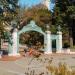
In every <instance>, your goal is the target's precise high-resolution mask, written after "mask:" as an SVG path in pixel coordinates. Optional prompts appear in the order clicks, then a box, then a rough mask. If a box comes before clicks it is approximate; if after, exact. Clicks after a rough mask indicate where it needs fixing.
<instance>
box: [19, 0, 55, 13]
mask: <svg viewBox="0 0 75 75" xmlns="http://www.w3.org/2000/svg"><path fill="white" fill-rule="evenodd" d="M42 1H43V0H19V4H20V6H21V7H24V6H27V7H31V6H33V5H36V4H39V3H41V2H42ZM54 6H55V0H51V2H50V8H49V10H50V11H52V12H53V8H54Z"/></svg>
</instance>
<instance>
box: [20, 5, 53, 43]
mask: <svg viewBox="0 0 75 75" xmlns="http://www.w3.org/2000/svg"><path fill="white" fill-rule="evenodd" d="M22 12H23V13H22ZM21 15H22V16H21V22H20V29H22V28H23V26H25V25H27V24H28V23H29V22H30V20H34V21H35V23H36V24H37V25H39V26H40V27H41V28H42V29H43V31H45V30H46V25H47V24H49V26H50V27H51V20H52V17H51V12H50V11H48V9H47V8H46V7H45V6H44V5H42V4H39V5H36V6H33V7H32V8H28V9H23V10H21ZM27 36H28V37H27ZM30 36H31V38H30ZM32 36H34V37H32ZM38 36H39V37H38ZM34 38H35V39H34ZM20 39H21V41H22V42H23V43H26V42H25V41H27V40H29V39H32V40H30V41H31V42H32V41H34V42H36V41H38V40H39V39H40V41H41V40H42V41H41V42H43V39H42V35H41V34H39V33H37V34H36V33H35V32H32V33H30V32H29V33H28V32H27V33H26V34H22V35H21V38H20ZM35 40H36V41H35Z"/></svg>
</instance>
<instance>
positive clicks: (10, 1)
mask: <svg viewBox="0 0 75 75" xmlns="http://www.w3.org/2000/svg"><path fill="white" fill-rule="evenodd" d="M17 4H18V0H0V48H1V39H2V38H3V36H4V32H5V31H8V27H10V25H11V21H12V20H14V19H17V15H18V8H19V6H18V5H17Z"/></svg>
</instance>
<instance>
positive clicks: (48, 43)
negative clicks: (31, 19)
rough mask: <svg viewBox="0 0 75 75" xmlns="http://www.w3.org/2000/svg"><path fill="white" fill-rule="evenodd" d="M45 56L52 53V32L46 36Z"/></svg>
mask: <svg viewBox="0 0 75 75" xmlns="http://www.w3.org/2000/svg"><path fill="white" fill-rule="evenodd" d="M45 40H46V41H45V54H50V53H52V43H51V32H50V31H46V36H45Z"/></svg>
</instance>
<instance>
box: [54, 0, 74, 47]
mask: <svg viewBox="0 0 75 75" xmlns="http://www.w3.org/2000/svg"><path fill="white" fill-rule="evenodd" d="M74 21H75V2H73V1H71V0H57V1H56V7H55V11H54V16H53V23H54V24H58V25H61V27H62V28H63V33H64V34H65V35H64V36H69V37H70V45H71V46H72V45H73V37H74V36H73V34H74V33H73V32H75V30H74V29H75V26H74V24H75V22H74ZM68 32H69V33H68ZM68 34H69V35H68ZM67 39H68V38H67ZM67 39H66V40H67Z"/></svg>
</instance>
